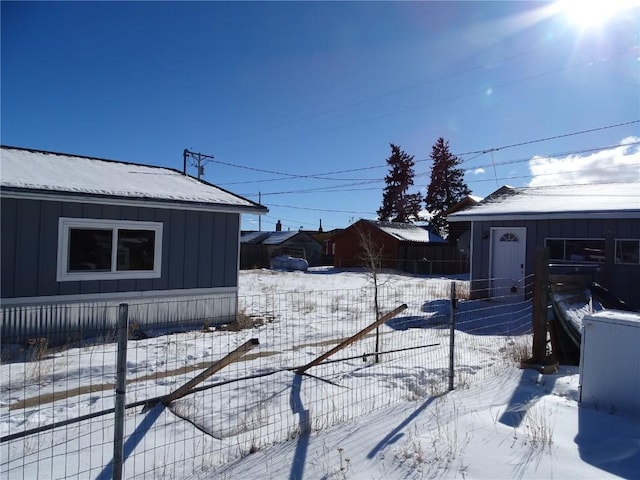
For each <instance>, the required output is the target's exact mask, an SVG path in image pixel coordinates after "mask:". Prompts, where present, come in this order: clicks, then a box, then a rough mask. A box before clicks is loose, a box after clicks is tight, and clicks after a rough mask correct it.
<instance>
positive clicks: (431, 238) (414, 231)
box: [370, 221, 447, 243]
mask: <svg viewBox="0 0 640 480" xmlns="http://www.w3.org/2000/svg"><path fill="white" fill-rule="evenodd" d="M370 223H372V224H373V225H375V226H377V227H378V228H379V229H380V230H382V231H383V232H385V233H386V234H388V235H391V236H392V237H394V238H397V239H398V240H400V241H402V242H420V243H447V241H446V240H444V239H443V238H442V237H440V236H439V235H436V234H435V233H433V232H431V231H430V230H427V229H426V228H422V227H418V226H416V225H412V224H410V223H396V222H374V221H370Z"/></svg>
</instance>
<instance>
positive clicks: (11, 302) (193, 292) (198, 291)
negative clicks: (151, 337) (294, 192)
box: [0, 287, 238, 308]
mask: <svg viewBox="0 0 640 480" xmlns="http://www.w3.org/2000/svg"><path fill="white" fill-rule="evenodd" d="M234 293H235V294H236V295H237V293H238V287H215V288H192V289H185V290H182V289H178V290H148V291H144V292H110V293H85V294H77V295H48V296H43V297H18V298H3V299H0V307H2V308H4V307H12V306H22V305H49V304H54V303H66V302H91V301H95V302H117V301H121V300H138V299H147V298H149V299H152V298H158V297H188V296H205V295H220V294H234Z"/></svg>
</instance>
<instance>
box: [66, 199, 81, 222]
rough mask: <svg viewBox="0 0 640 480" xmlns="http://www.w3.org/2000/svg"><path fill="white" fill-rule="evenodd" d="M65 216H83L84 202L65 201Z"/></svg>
mask: <svg viewBox="0 0 640 480" xmlns="http://www.w3.org/2000/svg"><path fill="white" fill-rule="evenodd" d="M62 216H63V217H72V218H75V217H82V204H81V203H73V202H64V203H63V204H62Z"/></svg>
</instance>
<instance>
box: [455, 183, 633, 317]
mask: <svg viewBox="0 0 640 480" xmlns="http://www.w3.org/2000/svg"><path fill="white" fill-rule="evenodd" d="M447 219H448V221H449V222H450V223H455V222H470V223H471V282H472V286H471V289H472V291H473V292H474V295H475V296H476V297H483V298H487V297H489V298H502V299H508V298H509V297H512V298H514V299H521V298H525V297H527V295H529V294H530V286H531V283H532V276H533V271H534V264H535V259H536V250H537V249H538V248H539V247H548V248H549V253H550V262H552V263H554V264H561V265H564V266H565V268H574V269H580V268H583V270H586V269H588V270H589V271H590V272H592V274H593V275H594V281H597V282H598V283H600V284H601V285H603V286H604V287H605V288H607V289H609V290H610V291H611V292H612V293H613V294H615V295H616V296H617V297H619V298H621V299H622V300H625V301H627V302H628V303H629V304H631V305H632V306H634V307H635V308H640V295H638V292H639V290H638V285H640V183H638V182H636V183H612V184H594V185H562V186H549V187H526V188H511V187H501V188H500V189H499V190H497V191H496V192H494V193H493V194H491V195H489V196H488V197H487V198H485V199H484V200H482V201H481V202H479V203H478V204H477V205H474V206H471V207H470V208H468V209H465V210H462V211H458V212H455V213H452V214H451V215H449V216H448V217H447ZM528 285H529V289H528V288H527V286H528Z"/></svg>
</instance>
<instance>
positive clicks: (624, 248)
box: [616, 240, 640, 265]
mask: <svg viewBox="0 0 640 480" xmlns="http://www.w3.org/2000/svg"><path fill="white" fill-rule="evenodd" d="M616 263H633V264H636V265H637V264H638V263H640V240H616Z"/></svg>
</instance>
